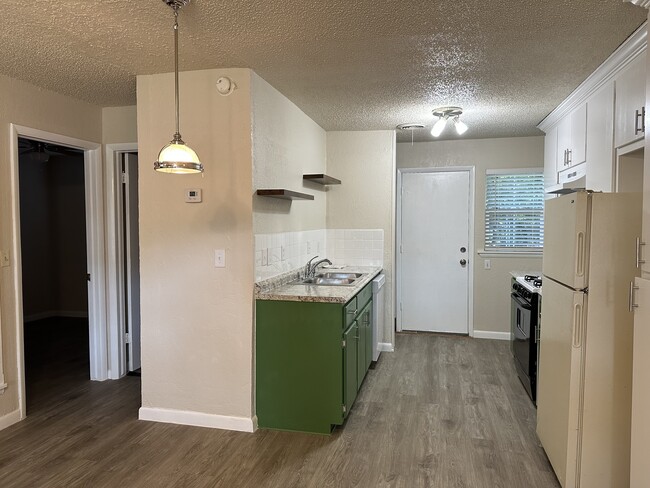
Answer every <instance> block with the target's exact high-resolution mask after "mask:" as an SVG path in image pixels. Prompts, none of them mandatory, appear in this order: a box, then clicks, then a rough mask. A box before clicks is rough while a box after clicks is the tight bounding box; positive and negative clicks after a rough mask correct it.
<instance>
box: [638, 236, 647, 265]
mask: <svg viewBox="0 0 650 488" xmlns="http://www.w3.org/2000/svg"><path fill="white" fill-rule="evenodd" d="M641 246H645V242H642V241H641V238H640V237H637V238H636V267H637V269H638V268H640V267H641V265H642V264H645V259H641Z"/></svg>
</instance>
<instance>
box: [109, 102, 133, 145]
mask: <svg viewBox="0 0 650 488" xmlns="http://www.w3.org/2000/svg"><path fill="white" fill-rule="evenodd" d="M137 140H138V118H137V107H136V106H135V105H131V106H128V107H104V108H103V109H102V142H103V143H104V144H119V143H128V142H136V141H137Z"/></svg>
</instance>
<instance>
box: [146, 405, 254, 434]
mask: <svg viewBox="0 0 650 488" xmlns="http://www.w3.org/2000/svg"><path fill="white" fill-rule="evenodd" d="M139 419H140V420H150V421H152V422H163V423H166V424H179V425H193V426H195V427H210V428H212V429H224V430H236V431H239V432H255V430H257V417H253V418H247V417H228V416H226V415H215V414H211V413H202V412H192V411H189V410H174V409H169V408H151V407H140V411H139Z"/></svg>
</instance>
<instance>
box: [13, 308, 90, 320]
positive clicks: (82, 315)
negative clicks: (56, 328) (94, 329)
mask: <svg viewBox="0 0 650 488" xmlns="http://www.w3.org/2000/svg"><path fill="white" fill-rule="evenodd" d="M52 317H70V318H72V319H87V318H88V312H79V311H74V310H49V311H47V312H39V313H35V314H32V315H26V316H25V318H24V319H23V320H24V321H25V322H36V321H37V320H43V319H50V318H52Z"/></svg>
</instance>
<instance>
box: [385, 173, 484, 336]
mask: <svg viewBox="0 0 650 488" xmlns="http://www.w3.org/2000/svg"><path fill="white" fill-rule="evenodd" d="M473 189H474V168H472V167H449V168H418V169H400V170H398V199H397V240H398V242H397V244H398V246H397V249H398V252H397V290H396V291H397V300H398V306H397V331H398V332H399V331H403V330H404V331H419V332H445V333H455V334H469V335H473V324H472V322H473V317H472V300H473V296H472V281H473V279H472V276H473V248H474V246H473V241H474V235H473V222H474V190H473Z"/></svg>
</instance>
